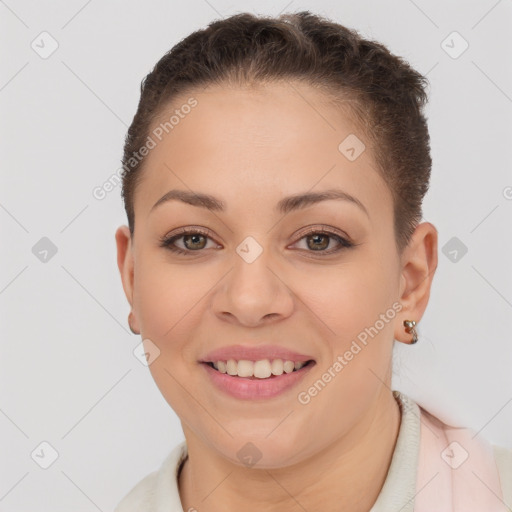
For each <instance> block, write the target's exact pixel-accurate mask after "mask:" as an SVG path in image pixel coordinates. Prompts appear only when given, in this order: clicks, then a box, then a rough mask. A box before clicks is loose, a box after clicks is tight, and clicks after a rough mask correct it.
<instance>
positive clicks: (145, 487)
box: [114, 391, 512, 512]
mask: <svg viewBox="0 0 512 512" xmlns="http://www.w3.org/2000/svg"><path fill="white" fill-rule="evenodd" d="M393 396H394V397H395V399H396V400H397V402H398V405H399V406H400V410H401V422H400V428H399V432H398V437H397V441H396V445H395V449H394V452H393V456H392V459H391V465H390V467H389V470H388V473H387V476H386V480H385V482H384V485H383V487H382V489H381V491H380V493H379V495H378V497H377V500H376V502H375V503H374V505H373V507H372V508H371V510H370V512H507V507H509V508H511V509H512V450H511V449H506V448H503V447H499V446H494V445H491V444H489V443H488V442H487V441H486V440H485V439H483V438H482V437H481V436H477V435H476V434H475V433H474V432H473V431H472V430H470V429H467V428H455V427H451V426H449V425H446V424H445V423H443V422H442V421H441V420H439V419H438V418H436V417H435V416H433V415H432V414H430V413H429V412H428V411H426V410H425V409H423V408H422V407H420V406H419V405H418V404H416V402H414V400H412V399H411V398H409V397H408V396H407V395H405V394H403V393H401V392H399V391H393ZM186 457H187V445H186V441H182V442H181V443H180V444H178V445H177V446H176V447H175V448H174V449H173V450H172V451H171V453H170V454H169V455H168V456H167V458H166V459H165V460H164V462H163V463H162V465H161V467H160V468H159V469H158V470H157V471H153V472H152V473H150V474H149V475H147V476H146V477H145V478H143V479H142V480H141V481H140V482H139V483H138V484H137V485H135V487H134V488H133V489H132V490H131V491H130V492H129V493H128V494H127V495H126V496H125V497H124V498H123V500H122V501H121V502H120V503H119V505H118V506H117V507H116V509H115V511H114V512H183V507H182V505H181V501H180V495H179V491H178V480H177V475H178V471H179V469H180V466H181V463H182V462H183V461H184V460H185V459H186Z"/></svg>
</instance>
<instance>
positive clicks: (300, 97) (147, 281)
mask: <svg viewBox="0 0 512 512" xmlns="http://www.w3.org/2000/svg"><path fill="white" fill-rule="evenodd" d="M191 96H193V97H194V98H195V99H196V100H197V105H196V106H195V107H194V108H191V109H186V110H187V111H188V110H190V112H189V113H188V114H186V115H183V117H180V120H179V123H177V124H176V125H175V126H174V128H173V129H172V130H170V131H169V133H168V134H167V135H166V136H165V137H163V138H162V140H161V141H159V142H158V143H157V145H156V147H154V148H153V149H151V151H150V154H149V155H148V156H147V157H146V162H145V169H144V174H143V178H142V181H141V182H140V184H139V185H138V188H137V190H136V194H135V202H134V207H135V219H136V220H135V233H134V238H133V239H132V240H131V241H130V243H127V242H126V239H125V238H124V237H125V236H126V233H127V228H126V227H123V228H120V229H119V230H118V234H117V240H118V250H119V252H118V257H119V261H120V268H121V271H122V276H123V285H124V288H125V292H126V295H127V297H128V300H129V302H130V304H131V306H132V311H133V324H132V325H134V326H135V328H136V329H138V330H140V334H141V337H142V339H143V340H145V341H144V343H145V348H146V350H147V352H149V353H150V356H149V357H150V362H151V358H153V357H154V356H155V355H157V357H156V358H155V359H154V360H153V361H152V362H151V364H150V366H149V368H150V371H151V374H152V376H153V378H154V379H155V382H156V384H157V385H158V387H159V389H160V391H161V392H162V394H163V396H164V397H165V399H166V400H167V402H168V403H169V404H170V406H171V407H172V408H173V409H174V411H175V412H176V413H177V415H178V416H179V417H180V419H181V421H182V425H183V429H184V432H185V435H186V437H187V439H188V438H190V439H192V438H194V439H196V440H198V441H199V442H200V443H201V445H202V446H203V447H204V448H205V449H208V450H211V451H212V452H215V453H217V454H220V455H222V456H223V457H225V458H226V459H228V460H230V461H231V462H233V463H237V464H240V463H241V462H240V454H239V451H240V450H241V449H242V447H245V448H244V449H248V448H247V447H246V443H248V442H252V443H253V444H254V445H255V446H256V447H257V450H258V451H259V453H261V456H262V459H261V461H260V464H261V465H262V466H264V467H268V468H272V467H284V466H286V465H289V464H293V463H296V462H299V461H300V460H304V459H306V458H307V457H309V456H311V455H313V454H315V453H318V452H319V451H321V450H323V449H325V448H327V447H328V446H329V445H331V444H332V443H334V442H336V441H338V440H340V439H342V438H343V437H344V436H345V437H348V436H349V434H350V432H351V431H353V429H354V428H355V426H357V425H358V424H361V422H362V421H363V419H364V418H365V415H367V413H368V411H369V410H371V409H372V407H373V406H374V405H375V403H376V401H377V400H378V397H379V396H380V394H381V393H382V390H383V382H386V383H388V385H389V384H390V366H391V364H390V361H391V352H392V346H393V341H394V333H395V332H396V330H397V329H398V328H397V325H398V323H401V321H402V320H403V318H402V317H400V318H399V315H398V310H399V308H400V304H399V298H400V294H401V292H402V289H403V286H402V285H403V284H404V282H403V280H402V279H401V261H400V257H399V255H398V254H397V250H396V247H395V241H394V240H395V233H394V231H393V203H392V196H391V192H390V190H389V189H388V187H387V185H386V184H385V182H384V181H383V180H382V178H381V177H380V176H379V174H378V173H377V172H376V164H375V161H374V156H373V154H372V150H371V144H370V142H369V141H368V140H367V139H366V137H365V135H364V133H363V132H362V131H361V130H360V129H359V128H357V126H356V125H355V124H354V123H353V122H352V121H351V119H350V117H348V115H346V114H343V113H342V112H341V111H340V110H336V109H334V108H333V107H332V106H329V104H328V103H327V101H326V98H325V97H324V96H322V95H321V94H320V93H319V92H317V91H315V90H313V89H311V88H309V87H307V86H305V85H299V84H294V85H293V87H291V86H290V84H277V83H276V84H273V85H266V86H261V87H259V88H257V89H226V88H209V89H206V90H203V91H201V92H197V93H196V94H193V95H191ZM188 98H189V97H188V96H187V97H183V98H181V99H180V101H175V102H174V103H173V108H172V110H173V111H174V109H176V108H180V105H183V104H186V103H187V99H188ZM184 110H185V109H184ZM170 112H171V111H170ZM171 114H172V112H171ZM163 117H166V118H167V119H168V118H169V117H170V114H169V115H166V116H163ZM347 137H351V138H350V139H348V142H346V143H345V144H344V145H343V144H342V146H341V149H340V144H341V143H342V142H343V141H344V140H345V139H346V138H347ZM354 137H357V139H359V141H362V142H363V143H364V144H365V145H366V149H365V150H364V151H362V153H361V154H359V155H358V153H359V151H360V149H361V148H362V146H360V142H358V141H357V139H355V138H354ZM354 141H355V142H354ZM350 147H354V148H355V151H354V152H352V151H351V150H350ZM354 155H356V156H357V155H358V156H357V158H355V159H354ZM349 157H350V158H349ZM172 190H178V191H184V192H187V193H188V192H191V191H193V192H194V193H197V194H207V195H209V196H212V197H213V198H216V200H217V201H218V202H219V203H220V205H218V206H222V207H223V208H222V209H220V208H217V209H208V208H205V207H201V206H200V205H197V204H196V205H192V204H188V203H186V202H183V201H181V200H179V199H174V200H168V201H162V202H160V204H158V205H157V206H154V205H155V204H156V203H157V202H158V201H159V200H160V199H161V198H162V197H163V196H164V195H165V194H166V193H168V192H169V191H172ZM328 190H336V191H338V193H341V194H339V196H340V197H341V198H340V197H339V198H334V197H331V198H330V199H327V200H321V201H318V202H315V201H292V200H289V201H286V202H285V201H284V199H285V198H289V197H294V196H298V195H302V194H307V193H314V194H317V193H321V192H325V191H328ZM343 194H345V196H343ZM349 197H351V198H352V200H350V199H347V198H349ZM210 206H212V205H211V204H210ZM184 229H186V230H187V231H188V232H189V233H188V234H187V233H185V234H183V230H184ZM164 239H166V240H167V242H168V243H167V245H164V244H163V243H162V240H164ZM171 239H172V240H171ZM169 241H170V242H169ZM123 244H124V245H123ZM174 249H175V250H176V251H180V252H175V250H174ZM235 345H237V346H242V347H246V348H255V347H256V348H259V347H262V346H269V345H272V346H277V348H278V349H279V348H280V349H283V350H288V351H291V352H294V353H297V354H299V355H302V356H307V357H306V359H312V360H313V362H312V363H309V364H308V365H307V366H305V367H304V368H302V369H301V370H300V372H301V373H300V375H299V372H297V374H295V372H294V373H292V374H286V375H282V376H281V377H280V378H279V379H280V380H281V381H284V380H286V379H288V380H289V381H290V382H292V380H291V379H294V380H293V383H292V384H291V385H289V387H287V388H286V389H283V390H281V392H279V393H277V394H274V395H272V396H270V395H271V392H270V391H269V390H270V389H271V386H270V385H267V383H268V381H269V380H271V379H274V380H275V382H277V379H276V378H275V377H271V378H269V379H265V383H264V384H262V386H261V387H260V388H259V389H260V391H259V394H258V391H257V390H256V391H255V389H256V387H255V386H254V385H253V384H255V383H254V381H255V380H258V379H246V378H243V377H236V376H228V375H227V374H221V373H220V372H218V371H217V370H215V369H213V368H211V367H208V368H207V365H206V363H204V362H200V361H204V360H205V358H207V355H208V353H210V352H211V351H213V350H216V349H220V348H225V347H227V348H228V349H229V348H230V347H233V346H235ZM155 347H156V348H155ZM237 354H238V353H237ZM269 354H270V355H271V356H272V354H273V353H271V352H269ZM236 359H243V357H236ZM259 359H265V357H263V356H262V357H257V358H253V359H252V360H259ZM270 360H272V357H271V358H270ZM213 372H215V373H216V375H215V376H213V375H212V373H213ZM285 373H286V372H285ZM288 375H289V376H288ZM212 377H222V378H223V379H224V380H226V379H229V380H231V381H233V380H234V379H236V380H237V381H238V382H239V383H240V382H241V381H242V382H244V383H245V384H247V386H246V387H243V386H244V385H245V384H243V385H241V384H234V386H235V389H236V390H237V393H238V395H237V396H234V395H233V394H232V393H230V392H228V391H226V389H223V387H222V385H220V387H219V385H217V382H218V381H219V379H218V378H212ZM258 382H260V383H261V382H262V381H258ZM258 382H256V384H258ZM315 383H316V387H315ZM249 385H250V386H251V387H249ZM272 389H275V387H274V388H272ZM251 390H252V391H251ZM315 390H316V391H315ZM244 392H247V393H248V394H247V395H244V396H243V397H242V396H240V393H244ZM251 393H252V394H251ZM265 393H267V395H265Z"/></svg>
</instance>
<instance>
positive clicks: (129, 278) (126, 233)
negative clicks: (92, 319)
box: [116, 226, 139, 330]
mask: <svg viewBox="0 0 512 512" xmlns="http://www.w3.org/2000/svg"><path fill="white" fill-rule="evenodd" d="M116 245H117V266H118V268H119V272H120V274H121V281H122V283H123V289H124V293H125V295H126V298H127V300H128V303H129V304H130V308H131V312H130V315H131V317H132V322H131V327H132V328H133V329H135V330H139V329H138V322H137V318H136V315H135V314H134V311H133V277H134V259H133V256H134V255H133V241H132V237H131V234H130V229H129V228H128V226H120V227H119V228H117V231H116Z"/></svg>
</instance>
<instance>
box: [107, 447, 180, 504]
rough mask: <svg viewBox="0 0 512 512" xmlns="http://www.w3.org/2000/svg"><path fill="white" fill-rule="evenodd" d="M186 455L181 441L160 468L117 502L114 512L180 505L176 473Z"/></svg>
mask: <svg viewBox="0 0 512 512" xmlns="http://www.w3.org/2000/svg"><path fill="white" fill-rule="evenodd" d="M186 456H187V445H186V442H185V441H182V442H181V443H179V444H178V445H177V446H175V447H174V448H173V450H172V451H171V452H170V453H169V455H168V456H167V457H166V458H165V460H164V461H163V463H162V465H161V466H160V468H159V469H158V470H156V471H153V472H151V473H149V474H148V475H146V476H145V477H144V478H143V479H142V480H140V481H139V482H138V483H137V484H136V485H135V486H134V487H133V488H132V489H131V490H130V491H129V492H128V494H127V495H126V496H125V497H124V498H123V499H122V500H121V501H120V502H119V504H118V505H117V507H116V508H115V509H114V512H141V511H142V510H143V511H144V512H153V511H156V510H157V509H161V508H162V507H166V508H170V507H172V506H175V507H176V509H177V510H179V508H178V506H179V505H181V502H180V496H179V490H178V482H177V474H178V470H179V468H180V466H181V463H182V461H183V460H184V459H185V458H186Z"/></svg>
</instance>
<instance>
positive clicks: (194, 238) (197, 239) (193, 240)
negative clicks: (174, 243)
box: [181, 234, 206, 250]
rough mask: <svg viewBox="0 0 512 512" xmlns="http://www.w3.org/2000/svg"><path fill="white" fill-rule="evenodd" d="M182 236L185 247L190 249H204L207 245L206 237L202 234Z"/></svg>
mask: <svg viewBox="0 0 512 512" xmlns="http://www.w3.org/2000/svg"><path fill="white" fill-rule="evenodd" d="M181 238H183V244H184V245H185V247H186V248H187V249H190V250H197V249H204V247H205V246H206V237H205V236H203V235H201V234H194V235H185V236H183V237H181Z"/></svg>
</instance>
